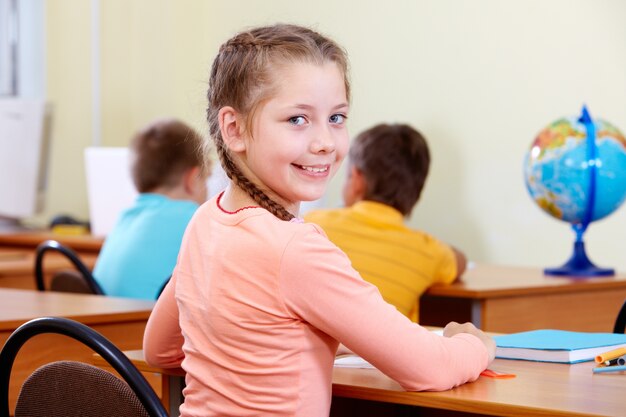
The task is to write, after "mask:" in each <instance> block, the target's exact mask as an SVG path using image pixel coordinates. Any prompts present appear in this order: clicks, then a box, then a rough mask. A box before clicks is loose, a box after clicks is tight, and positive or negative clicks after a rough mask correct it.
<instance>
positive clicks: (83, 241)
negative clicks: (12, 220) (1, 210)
mask: <svg viewBox="0 0 626 417" xmlns="http://www.w3.org/2000/svg"><path fill="white" fill-rule="evenodd" d="M49 239H52V240H56V241H58V242H59V243H61V244H62V245H64V246H67V247H69V248H71V249H73V250H74V251H75V252H77V253H78V254H79V255H82V254H83V253H94V254H98V253H99V252H100V249H101V248H102V244H103V242H104V238H102V237H96V236H91V235H78V236H72V235H62V234H57V233H52V232H49V231H32V232H31V231H27V232H12V233H0V247H5V248H26V249H32V250H33V251H34V250H35V248H36V247H37V245H39V244H40V243H41V242H43V241H45V240H49Z"/></svg>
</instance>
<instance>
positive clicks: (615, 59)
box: [41, 0, 626, 271]
mask: <svg viewBox="0 0 626 417" xmlns="http://www.w3.org/2000/svg"><path fill="white" fill-rule="evenodd" d="M92 4H96V5H97V7H98V8H99V10H98V11H99V20H98V24H99V25H100V28H101V30H100V31H99V40H98V42H97V43H98V46H99V48H100V53H99V55H98V56H99V58H100V66H99V70H100V74H101V75H100V83H99V86H100V89H101V100H100V102H99V104H100V106H101V112H100V117H101V123H102V128H101V132H100V133H101V136H102V144H103V145H105V146H123V145H126V144H127V143H128V140H129V138H130V135H131V134H132V133H133V132H134V131H135V130H136V129H138V128H140V127H141V126H143V125H144V124H146V123H147V122H149V121H151V120H153V119H154V118H157V117H163V116H175V117H180V118H183V119H184V120H186V121H188V122H189V123H191V124H192V125H194V126H196V127H197V128H198V129H199V130H201V131H203V132H206V125H205V123H204V111H205V93H206V91H205V90H206V82H207V78H208V76H207V74H208V70H209V66H210V63H211V61H212V59H213V57H214V55H215V53H216V51H217V48H218V46H219V44H220V43H221V42H222V41H224V40H225V39H227V38H228V37H229V36H231V35H232V34H233V33H235V32H236V31H238V30H239V29H241V28H243V27H248V26H254V25H259V24H268V23H273V22H279V21H280V22H291V23H299V24H304V25H308V26H311V27H313V28H316V29H318V30H320V31H321V32H323V33H325V34H328V35H330V36H331V37H333V38H335V39H336V40H337V41H338V42H340V43H341V44H342V45H343V46H344V47H345V48H346V49H347V51H348V53H349V56H350V61H351V67H352V72H351V79H352V85H353V104H352V110H351V114H350V120H349V128H350V130H351V133H353V134H355V133H357V132H359V131H360V130H362V129H364V128H367V127H369V126H371V125H373V124H375V123H379V122H407V123H411V124H412V125H414V126H415V127H417V128H418V129H420V130H421V131H422V133H424V135H425V136H426V137H427V139H428V141H429V144H430V147H431V153H432V158H433V163H432V169H431V173H430V177H429V179H428V181H427V184H426V189H425V191H424V193H423V195H422V200H421V201H420V203H419V205H418V207H417V208H416V210H415V211H414V213H413V215H412V217H411V219H410V224H411V225H412V226H414V227H419V228H422V229H424V230H426V231H428V232H431V233H433V234H435V235H437V236H439V237H441V238H442V239H444V240H446V241H448V242H450V243H452V244H454V245H455V246H457V247H459V248H461V249H462V250H464V251H465V252H466V253H467V255H468V256H469V258H470V259H472V260H474V261H479V262H492V263H503V264H510V265H532V266H555V265H557V264H561V263H562V262H564V261H565V260H566V258H567V257H568V256H569V254H570V252H571V245H572V241H573V233H572V232H571V231H570V229H569V226H568V225H567V224H566V223H562V222H559V221H557V220H554V219H552V218H550V217H549V216H548V215H546V214H544V213H543V212H542V211H541V210H540V209H539V208H538V207H536V206H535V204H534V203H533V202H532V200H531V199H530V197H529V196H528V193H527V191H526V189H525V185H524V182H523V175H522V161H523V158H524V155H525V153H526V151H527V150H528V148H529V146H530V143H531V141H532V140H533V138H534V137H535V135H536V134H537V133H538V131H539V130H541V129H542V128H543V127H544V126H545V125H547V124H548V123H550V122H552V121H553V120H555V119H557V118H559V117H561V116H564V115H575V114H578V112H579V111H580V108H581V106H582V105H583V103H586V104H587V105H588V107H589V109H590V111H591V113H592V115H595V116H599V117H602V118H604V119H606V120H608V121H611V122H612V123H613V124H615V125H616V126H618V127H620V128H621V129H622V131H623V132H626V75H625V74H626V47H625V46H626V45H625V40H626V25H624V24H623V22H624V17H625V16H626V2H621V1H619V0H612V1H611V0H599V1H585V0H551V1H540V0H523V1H521V0H517V1H511V0H509V1H503V0H420V1H415V0H403V1H401V0H392V1H388V2H380V1H373V0H350V1H342V2H337V1H329V0H318V1H316V2H294V1H285V0H280V1H269V2H267V1H263V2H262V1H255V0H229V1H219V2H218V1H214V2H209V1H204V0H185V1H175V0H158V1H151V0H133V1H126V0H106V1H100V2H97V1H96V2H88V1H85V0H63V1H60V0H56V1H49V2H48V3H47V10H46V17H47V22H46V33H47V42H46V47H47V59H46V64H47V73H46V78H47V88H48V97H49V99H50V100H51V101H52V102H53V103H54V106H55V123H54V137H53V140H54V152H53V156H52V170H51V175H50V190H49V191H50V192H49V195H48V200H47V202H48V205H47V211H46V213H44V214H43V216H41V218H48V217H49V216H50V215H51V214H53V213H59V212H68V213H71V214H74V215H77V216H81V217H86V216H87V203H86V191H85V189H84V187H85V184H84V176H83V172H84V167H83V165H82V151H83V148H84V147H85V146H87V145H88V144H89V143H90V141H91V140H92V133H91V129H92V116H91V94H92V88H91V67H90V65H91V52H92V46H91V5H92ZM343 175H344V172H343V170H342V172H340V174H339V175H338V176H337V177H336V178H335V180H333V182H332V184H331V187H330V189H329V192H328V196H327V199H326V201H327V203H328V205H330V206H339V205H340V204H341V201H340V185H341V182H342V180H343ZM46 216H48V217H46ZM625 236H626V208H624V207H622V209H621V210H620V211H618V212H617V213H615V214H613V215H612V216H611V217H608V218H607V219H605V220H603V221H600V222H598V223H597V224H593V225H592V226H591V227H590V230H589V232H588V233H587V235H586V241H587V248H588V253H589V255H590V256H591V257H592V259H593V260H595V261H596V262H597V263H598V264H601V265H604V266H613V267H617V268H618V269H620V270H622V271H626V256H624V250H623V249H622V244H623V243H624V237H625Z"/></svg>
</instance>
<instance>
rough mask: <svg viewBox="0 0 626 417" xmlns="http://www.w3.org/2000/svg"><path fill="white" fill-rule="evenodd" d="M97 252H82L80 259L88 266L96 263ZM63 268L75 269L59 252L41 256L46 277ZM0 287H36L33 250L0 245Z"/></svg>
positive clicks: (90, 266)
mask: <svg viewBox="0 0 626 417" xmlns="http://www.w3.org/2000/svg"><path fill="white" fill-rule="evenodd" d="M97 257H98V254H97V253H93V252H92V253H84V254H81V255H80V259H81V260H82V261H83V263H84V264H85V265H86V266H87V267H88V268H93V267H94V265H95V264H96V259H97ZM63 269H75V268H74V266H73V265H72V263H71V262H70V261H69V260H68V259H67V258H65V257H64V256H63V255H61V254H60V253H55V252H52V251H51V252H48V253H46V254H45V257H44V258H43V270H44V275H45V278H46V279H49V278H50V277H51V276H52V274H53V273H54V272H57V271H60V270H63ZM0 287H3V288H21V289H30V290H34V289H36V286H35V251H34V250H32V249H29V248H16V249H7V248H3V247H0Z"/></svg>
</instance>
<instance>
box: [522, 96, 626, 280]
mask: <svg viewBox="0 0 626 417" xmlns="http://www.w3.org/2000/svg"><path fill="white" fill-rule="evenodd" d="M524 179H525V182H526V188H527V189H528V192H529V194H530V196H531V197H532V199H533V200H534V201H535V203H537V205H538V206H539V207H540V208H541V209H543V210H544V211H545V212H546V213H548V214H549V215H551V216H552V217H554V218H557V219H559V220H562V221H564V222H567V223H569V224H570V225H571V227H572V228H573V230H574V233H575V236H576V237H575V241H574V250H573V254H572V256H571V258H570V259H569V260H568V261H567V262H566V263H565V264H564V265H563V266H560V267H556V268H546V269H545V270H544V272H545V273H546V274H549V275H569V276H579V277H591V276H605V275H613V274H614V270H613V269H611V268H600V267H597V266H596V265H594V264H593V263H592V262H591V261H590V260H589V258H588V257H587V254H586V252H585V246H584V240H583V236H584V233H585V231H586V230H587V227H588V226H589V224H590V223H592V222H594V221H596V220H600V219H602V218H604V217H606V216H608V215H610V214H611V213H613V212H614V211H615V210H617V209H618V208H619V207H620V206H621V205H622V203H623V202H624V200H625V199H626V138H625V137H624V135H623V134H622V133H621V132H620V131H619V130H618V129H617V128H616V127H615V126H613V125H612V124H611V123H609V122H607V121H605V120H602V119H592V118H591V115H590V113H589V111H588V110H587V108H586V107H583V109H582V112H581V115H580V116H578V117H574V116H572V117H563V118H561V119H558V120H556V121H554V122H552V123H551V124H550V125H548V126H547V127H545V128H544V129H543V130H541V131H540V132H539V134H538V135H537V137H536V138H535V140H534V141H533V143H532V145H531V146H530V149H529V150H528V152H527V154H526V156H525V158H524Z"/></svg>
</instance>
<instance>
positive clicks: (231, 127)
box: [218, 106, 246, 153]
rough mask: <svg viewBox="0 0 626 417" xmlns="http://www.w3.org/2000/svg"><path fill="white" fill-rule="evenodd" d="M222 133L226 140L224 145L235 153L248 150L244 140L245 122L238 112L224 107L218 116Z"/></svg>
mask: <svg viewBox="0 0 626 417" xmlns="http://www.w3.org/2000/svg"><path fill="white" fill-rule="evenodd" d="M218 120H219V123H220V132H221V133H222V138H223V139H224V145H226V147H227V148H228V149H229V150H230V151H231V152H235V153H241V152H244V151H245V150H246V143H245V141H244V140H243V134H242V132H243V125H242V123H243V121H242V118H241V116H240V115H239V113H238V112H237V110H235V109H233V108H232V107H230V106H225V107H222V108H221V109H220V111H219V114H218Z"/></svg>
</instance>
